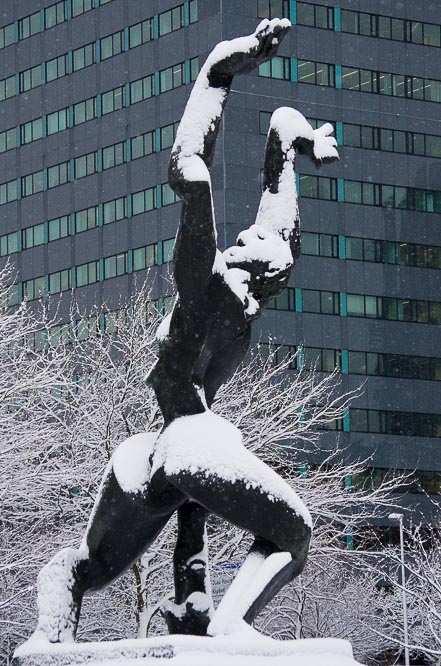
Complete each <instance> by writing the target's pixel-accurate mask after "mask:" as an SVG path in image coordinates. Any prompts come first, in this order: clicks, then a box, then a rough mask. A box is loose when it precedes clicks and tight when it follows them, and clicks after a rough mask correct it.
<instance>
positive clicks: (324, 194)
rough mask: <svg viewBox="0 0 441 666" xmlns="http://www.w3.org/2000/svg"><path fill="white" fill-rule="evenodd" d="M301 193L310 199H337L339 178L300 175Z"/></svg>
mask: <svg viewBox="0 0 441 666" xmlns="http://www.w3.org/2000/svg"><path fill="white" fill-rule="evenodd" d="M299 190H300V195H301V196H302V197H306V198H309V199H325V200H327V201H337V179H336V178H327V177H325V176H307V175H302V176H300V187H299Z"/></svg>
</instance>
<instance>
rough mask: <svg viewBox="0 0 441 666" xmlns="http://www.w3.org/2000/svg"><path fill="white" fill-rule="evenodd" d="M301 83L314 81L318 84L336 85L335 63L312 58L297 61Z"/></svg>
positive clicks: (313, 82)
mask: <svg viewBox="0 0 441 666" xmlns="http://www.w3.org/2000/svg"><path fill="white" fill-rule="evenodd" d="M297 78H298V81H299V83H312V84H313V85H316V86H331V87H334V86H335V65H331V64H329V63H326V62H312V61H311V60H298V61H297Z"/></svg>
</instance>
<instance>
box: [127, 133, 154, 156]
mask: <svg viewBox="0 0 441 666" xmlns="http://www.w3.org/2000/svg"><path fill="white" fill-rule="evenodd" d="M153 137H154V132H147V133H146V134H141V136H135V137H133V139H130V148H131V155H132V160H137V159H139V158H140V157H144V156H145V155H151V153H153Z"/></svg>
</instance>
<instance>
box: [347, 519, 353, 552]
mask: <svg viewBox="0 0 441 666" xmlns="http://www.w3.org/2000/svg"><path fill="white" fill-rule="evenodd" d="M346 549H347V550H354V536H353V534H352V525H347V526H346Z"/></svg>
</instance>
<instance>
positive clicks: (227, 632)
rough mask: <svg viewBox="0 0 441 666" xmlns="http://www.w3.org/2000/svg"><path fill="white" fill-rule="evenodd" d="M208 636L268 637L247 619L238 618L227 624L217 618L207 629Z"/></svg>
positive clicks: (253, 638)
mask: <svg viewBox="0 0 441 666" xmlns="http://www.w3.org/2000/svg"><path fill="white" fill-rule="evenodd" d="M207 634H208V636H213V637H214V636H235V637H238V638H251V639H252V640H255V639H256V638H267V637H266V636H264V635H263V634H261V633H260V632H258V631H257V629H254V628H253V627H252V626H251V625H249V624H248V623H247V622H245V620H236V621H232V622H229V623H228V624H225V625H222V626H221V625H220V624H219V623H218V622H216V620H215V618H213V620H212V621H211V622H210V624H209V625H208V629H207Z"/></svg>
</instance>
